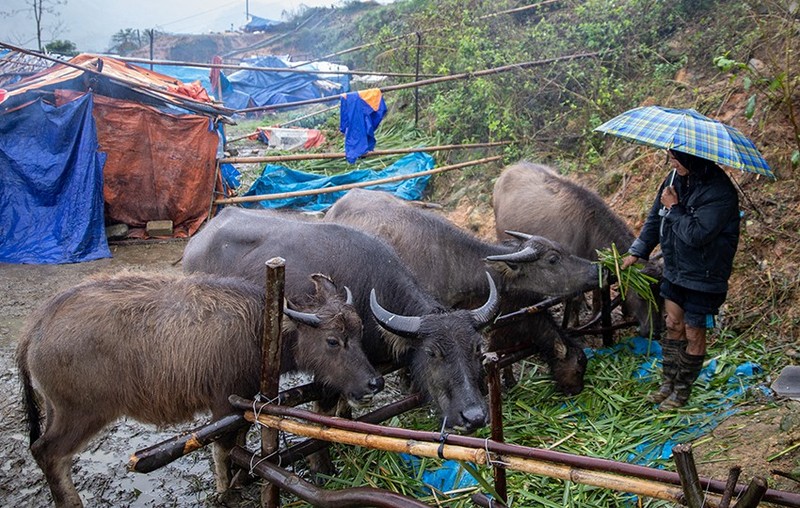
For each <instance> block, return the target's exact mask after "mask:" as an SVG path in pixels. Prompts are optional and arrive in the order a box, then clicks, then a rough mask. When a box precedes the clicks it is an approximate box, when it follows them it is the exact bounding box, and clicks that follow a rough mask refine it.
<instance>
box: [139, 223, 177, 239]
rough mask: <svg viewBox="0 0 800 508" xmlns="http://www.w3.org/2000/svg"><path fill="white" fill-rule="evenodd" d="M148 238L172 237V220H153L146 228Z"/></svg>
mask: <svg viewBox="0 0 800 508" xmlns="http://www.w3.org/2000/svg"><path fill="white" fill-rule="evenodd" d="M145 231H147V234H148V236H172V221H171V220H151V221H148V222H147V226H146V227H145Z"/></svg>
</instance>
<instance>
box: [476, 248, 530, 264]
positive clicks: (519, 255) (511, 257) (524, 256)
mask: <svg viewBox="0 0 800 508" xmlns="http://www.w3.org/2000/svg"><path fill="white" fill-rule="evenodd" d="M537 259H539V253H538V252H537V251H536V249H534V248H533V247H530V246H529V247H525V248H524V249H522V250H520V251H517V252H512V253H510V254H497V255H496V256H486V260H487V261H504V262H506V263H525V262H531V261H536V260H537Z"/></svg>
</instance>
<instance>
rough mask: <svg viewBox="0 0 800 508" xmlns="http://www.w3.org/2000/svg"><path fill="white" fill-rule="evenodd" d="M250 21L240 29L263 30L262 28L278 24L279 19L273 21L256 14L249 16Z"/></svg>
mask: <svg viewBox="0 0 800 508" xmlns="http://www.w3.org/2000/svg"><path fill="white" fill-rule="evenodd" d="M250 18H251V19H250V21H249V22H248V23H247V24H246V25H245V26H244V27H242V30H244V31H245V32H263V31H264V30H266V29H268V28H269V27H272V26H275V25H280V24H281V22H280V21H275V20H273V19H267V18H260V17H258V16H250Z"/></svg>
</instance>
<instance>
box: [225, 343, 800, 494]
mask: <svg viewBox="0 0 800 508" xmlns="http://www.w3.org/2000/svg"><path fill="white" fill-rule="evenodd" d="M499 365H500V366H502V359H501V362H499ZM228 400H229V402H230V403H231V405H232V406H234V407H236V408H238V409H241V410H244V411H248V410H252V409H253V402H252V401H248V400H246V399H242V398H241V397H237V396H231V397H230V398H229V399H228ZM256 408H257V411H260V412H261V413H264V414H272V415H279V416H285V417H291V418H300V419H303V420H307V421H310V422H315V423H317V424H319V425H324V426H327V427H331V428H339V429H346V430H353V431H356V432H368V433H371V434H375V435H379V436H389V437H395V438H400V439H406V440H408V439H414V440H424V441H429V442H432V443H439V441H440V440H441V434H440V433H437V432H425V431H417V430H409V429H403V428H397V427H385V426H381V425H370V424H365V423H362V422H355V421H352V420H346V419H343V418H333V417H329V416H324V415H319V414H316V413H312V412H310V411H304V410H302V409H297V408H290V407H285V406H274V405H269V404H256ZM447 441H448V443H450V444H454V445H459V446H467V447H475V448H480V449H488V450H489V451H490V452H492V453H498V454H503V455H513V456H515V457H521V458H530V459H534V460H543V461H547V462H553V463H559V464H565V465H568V466H574V467H576V468H578V469H587V470H595V471H607V472H612V473H615V474H620V475H626V476H631V477H635V478H642V479H646V480H653V481H656V482H662V483H669V484H672V485H676V486H679V485H680V478H679V476H678V474H677V473H675V472H672V471H665V470H663V469H655V468H651V467H646V466H640V465H636V464H629V463H626V462H617V461H614V460H610V459H602V458H596V457H585V456H580V455H573V454H570V453H565V452H559V451H556V450H544V449H541V448H530V447H526V446H520V445H515V444H510V443H495V442H493V441H491V440H487V439H479V438H475V437H470V436H460V435H454V434H450V435H448V437H447ZM700 483H701V484H702V486H703V488H704V489H706V490H708V491H710V492H714V493H722V492H723V491H724V489H725V483H724V482H722V481H718V480H712V479H708V478H700ZM744 490H745V486H743V485H737V487H736V489H735V492H734V493H735V494H739V493H741V492H744ZM763 499H764V501H766V502H770V503H775V504H779V505H782V506H790V507H800V494H797V493H793V492H786V491H781V490H774V489H767V492H766V494H765V495H764V498H763Z"/></svg>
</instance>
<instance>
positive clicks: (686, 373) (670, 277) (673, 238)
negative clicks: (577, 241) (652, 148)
mask: <svg viewBox="0 0 800 508" xmlns="http://www.w3.org/2000/svg"><path fill="white" fill-rule="evenodd" d="M668 157H669V159H670V165H671V166H672V168H673V171H672V172H671V173H670V176H668V177H667V178H666V179H665V180H664V182H663V183H662V184H661V187H660V189H659V192H658V195H657V196H656V200H655V202H654V203H653V207H652V209H651V210H650V213H649V214H648V216H647V220H646V221H645V223H644V226H643V227H642V231H641V232H640V233H639V237H638V238H637V239H636V240H634V242H633V244H632V245H631V247H630V249H628V251H629V256H627V257H626V258H625V260H624V261H623V264H622V267H623V268H627V267H629V266H631V265H632V264H634V263H636V262H637V261H639V260H640V259H644V260H646V259H647V258H648V256H649V255H650V253H651V252H652V251H653V249H654V248H655V247H656V245H658V244H661V251H662V253H663V256H664V274H663V279H662V282H661V296H662V297H664V300H665V304H664V310H665V312H666V328H667V333H666V337H665V338H664V339H663V340H662V341H661V346H662V351H663V370H662V382H661V386H660V387H659V388H658V390H656V391H655V392H653V393H651V394H649V395H648V400H650V401H652V402H655V403H660V405H659V409H660V410H662V411H665V410H669V409H673V408H677V407H681V406H683V405H685V404H686V401H687V400H688V399H689V396H690V395H691V391H692V385H693V384H694V382H695V380H696V379H697V377H698V375H699V374H700V370H702V368H703V360H704V359H705V354H706V331H707V329H709V328H713V327H714V324H715V323H714V317H715V316H716V314H717V313H718V312H719V308H720V306H721V305H722V303H723V302H724V301H725V298H726V296H727V292H728V278H729V277H730V275H731V271H732V269H733V257H734V255H735V254H736V248H737V246H738V242H739V218H740V214H739V196H738V194H737V192H736V188H735V187H734V186H733V183H732V182H731V180H730V179H729V178H728V176H727V175H726V174H725V172H724V171H723V170H722V169H720V168H719V166H717V165H716V164H714V163H713V162H711V161H709V160H707V159H703V158H700V157H697V156H695V155H691V154H687V153H683V152H679V151H677V150H668Z"/></svg>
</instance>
